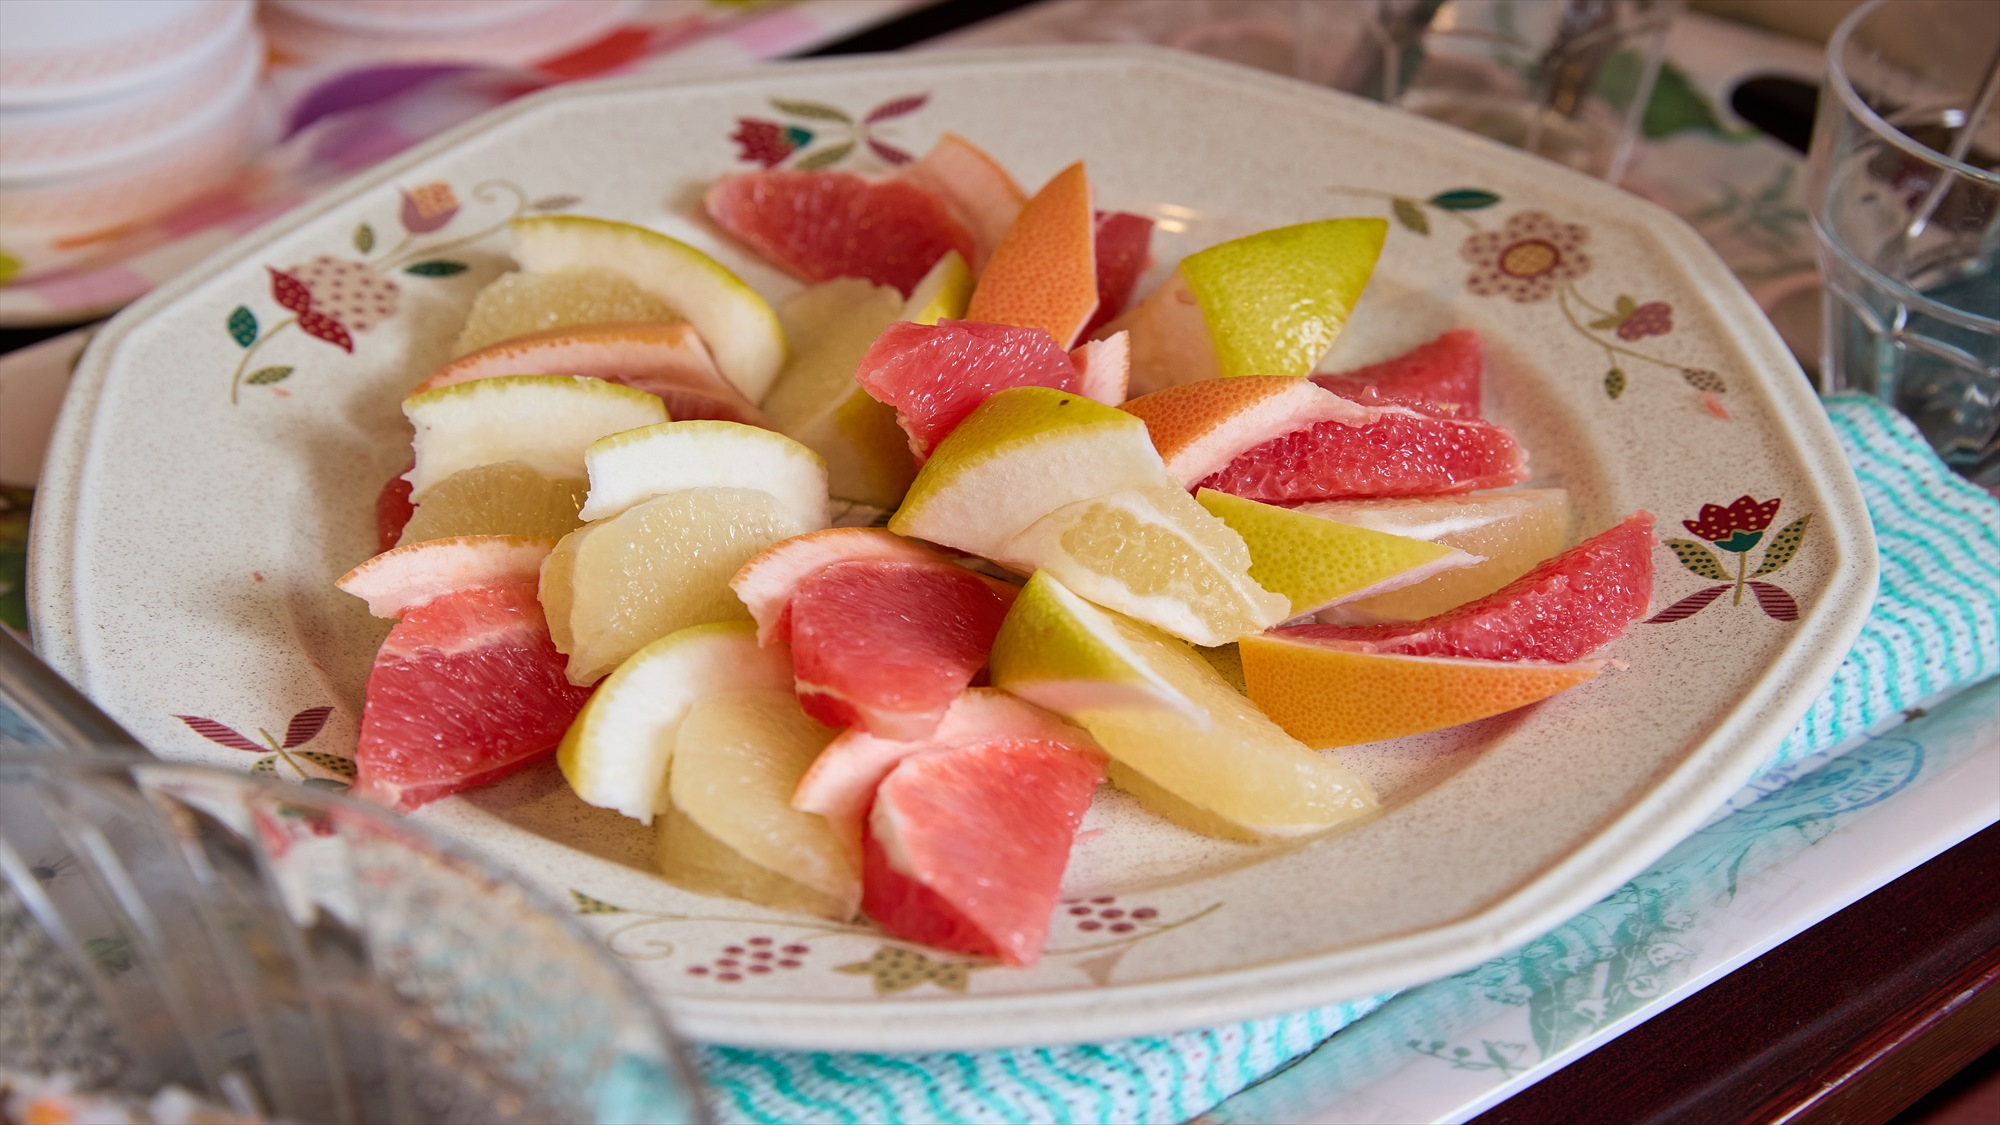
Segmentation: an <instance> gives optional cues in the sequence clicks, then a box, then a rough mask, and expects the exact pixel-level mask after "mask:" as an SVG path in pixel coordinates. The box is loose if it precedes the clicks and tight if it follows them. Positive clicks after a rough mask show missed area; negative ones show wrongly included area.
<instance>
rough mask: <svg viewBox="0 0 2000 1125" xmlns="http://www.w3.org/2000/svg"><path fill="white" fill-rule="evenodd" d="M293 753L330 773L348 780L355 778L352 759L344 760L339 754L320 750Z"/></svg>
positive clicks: (295, 751)
mask: <svg viewBox="0 0 2000 1125" xmlns="http://www.w3.org/2000/svg"><path fill="white" fill-rule="evenodd" d="M292 753H294V754H296V755H298V756H299V757H301V758H304V759H305V760H306V761H308V762H311V763H312V764H313V765H316V766H318V767H319V768H321V769H323V770H325V771H326V772H328V773H337V774H339V775H340V776H342V777H346V778H352V777H353V776H354V759H352V758H343V757H341V756H340V755H338V754H328V753H325V752H323V751H319V750H294V751H292Z"/></svg>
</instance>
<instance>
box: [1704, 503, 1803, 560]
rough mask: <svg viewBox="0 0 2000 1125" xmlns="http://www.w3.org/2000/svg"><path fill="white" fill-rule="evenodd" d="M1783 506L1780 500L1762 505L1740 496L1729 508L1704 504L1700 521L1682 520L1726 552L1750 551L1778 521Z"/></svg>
mask: <svg viewBox="0 0 2000 1125" xmlns="http://www.w3.org/2000/svg"><path fill="white" fill-rule="evenodd" d="M1782 502H1783V501H1782V500H1781V499H1780V498H1778V497H1772V498H1771V499H1769V500H1765V501H1762V502H1759V501H1758V500H1755V499H1753V498H1751V497H1749V496H1739V497H1737V498H1736V502H1735V503H1733V504H1731V505H1729V506H1728V507H1727V508H1725V507H1722V506H1721V505H1719V504H1703V505H1702V506H1701V516H1700V518H1698V519H1691V520H1682V521H1681V526H1682V527H1685V528H1687V529H1688V530H1689V531H1691V532H1693V533H1694V534H1696V535H1698V536H1700V537H1701V538H1703V539H1706V540H1708V541H1709V542H1710V543H1713V544H1715V545H1716V546H1718V547H1720V548H1722V549H1723V550H1725V551H1738V552H1741V551H1747V550H1749V549H1750V548H1752V547H1754V546H1756V545H1757V541H1758V540H1760V539H1762V538H1763V537H1764V529H1765V528H1767V527H1770V526H1771V521H1772V520H1773V519H1775V518H1777V515H1778V505H1779V504H1780V503H1782Z"/></svg>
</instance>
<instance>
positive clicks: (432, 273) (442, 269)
mask: <svg viewBox="0 0 2000 1125" xmlns="http://www.w3.org/2000/svg"><path fill="white" fill-rule="evenodd" d="M467 268H468V267H467V266H466V264H465V263H464V262H454V261H450V260H448V259H445V258H434V259H432V260H430V261H428V262H413V263H411V264H410V265H407V266H404V267H403V272H404V273H407V274H411V275H413V276H416V277H450V276H451V275H453V274H455V273H464V272H465V271H466V269H467Z"/></svg>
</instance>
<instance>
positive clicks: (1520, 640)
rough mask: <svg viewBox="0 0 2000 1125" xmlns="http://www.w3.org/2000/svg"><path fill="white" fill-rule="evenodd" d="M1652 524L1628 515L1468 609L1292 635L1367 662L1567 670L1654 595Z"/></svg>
mask: <svg viewBox="0 0 2000 1125" xmlns="http://www.w3.org/2000/svg"><path fill="white" fill-rule="evenodd" d="M1653 544H1654V540H1653V516H1652V514H1651V513H1649V512H1635V513H1633V514H1632V515H1630V516H1627V517H1626V518H1625V520H1624V521H1623V522H1621V523H1619V524H1618V525H1617V526H1615V527H1613V528H1611V529H1610V530H1608V531H1605V532H1603V533H1601V534H1599V535H1597V536H1595V537H1593V538H1590V539H1586V540H1584V541H1583V542H1582V543H1579V544H1577V545H1576V546H1574V547H1571V548H1570V549H1569V550H1567V551H1564V552H1563V553H1562V554H1560V555H1557V556H1556V557H1554V558H1552V559H1549V560H1548V561H1546V562H1544V563H1542V564H1541V565H1540V566H1537V567H1536V568H1535V569H1533V570H1531V571H1529V572H1528V573H1526V574H1524V575H1522V576H1521V577H1519V578H1517V579H1515V580H1514V581H1512V582H1510V583H1508V584H1507V585H1506V586H1503V587H1501V588H1500V589H1498V590H1496V591H1494V592H1493V593H1491V594H1488V595H1486V596H1485V597H1483V598H1480V599H1479V600H1477V601H1473V602H1467V603H1466V604H1464V605H1462V606H1459V607H1458V608H1457V609H1453V610H1448V611H1446V612H1445V613H1442V614H1439V615H1438V616H1436V617H1432V618H1427V619H1425V620H1423V621H1416V622H1411V623H1409V624H1407V625H1359V626H1341V625H1294V626H1289V627H1287V628H1284V629H1281V630H1278V634H1279V635H1280V636H1284V637H1293V638H1301V639H1310V640H1321V641H1346V642H1352V643H1356V644H1359V645H1361V646H1363V647H1364V648H1365V649H1366V650H1367V651H1370V652H1383V653H1401V654H1405V655H1409V656H1462V657H1472V658H1476V659H1481V660H1535V661H1542V662H1545V663H1549V664H1567V663H1569V662H1571V661H1573V660H1576V659H1578V658H1579V657H1581V656H1583V655H1585V654H1587V653H1590V652H1594V651H1596V650H1597V649H1599V648H1602V647H1604V646H1605V645H1607V644H1610V643H1611V642H1612V641H1614V640H1617V639H1618V637H1619V636H1620V635H1621V634H1623V633H1624V632H1625V628H1626V626H1628V625H1630V624H1631V623H1632V622H1634V621H1637V620H1638V619H1639V618H1641V617H1643V616H1645V613H1646V602H1647V600H1648V599H1649V598H1650V597H1651V596H1652V593H1653Z"/></svg>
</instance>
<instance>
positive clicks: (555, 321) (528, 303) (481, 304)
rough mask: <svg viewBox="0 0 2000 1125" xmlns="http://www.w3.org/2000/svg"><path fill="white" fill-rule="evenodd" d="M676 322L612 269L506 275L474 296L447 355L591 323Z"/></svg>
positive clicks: (659, 301)
mask: <svg viewBox="0 0 2000 1125" xmlns="http://www.w3.org/2000/svg"><path fill="white" fill-rule="evenodd" d="M680 319H681V314H680V311H679V310H678V309H676V308H674V306H673V305H671V304H669V303H668V302H667V301H666V300H664V299H663V298H661V297H660V296H659V295H657V294H654V293H648V292H647V291H646V290H644V289H642V288H640V287H639V286H638V285H636V284H634V283H633V282H632V281H631V280H629V279H628V278H626V277H624V276H622V275H620V274H617V273H613V272H611V271H610V270H603V269H595V268H591V267H588V266H585V267H580V268H577V269H565V270H555V271H553V272H549V273H528V272H523V271H520V270H510V271H508V272H507V273H503V274H501V275H500V276H499V277H496V278H494V279H493V280H492V281H490V282H488V283H487V284H486V287H485V288H483V289H481V290H480V291H479V293H478V295H477V296H475V297H473V299H472V308H471V309H470V310H469V311H467V312H466V314H465V324H464V326H463V327H461V328H460V329H459V332H458V337H457V339H456V340H454V341H453V342H452V347H451V354H452V355H454V356H466V355H471V354H473V353H476V352H480V351H483V350H485V349H486V348H489V347H493V346H495V345H497V344H501V343H504V342H506V341H508V340H512V339H515V338H517V337H521V336H528V335H534V334H537V333H545V332H565V331H570V330H574V329H577V328H582V327H584V326H586V325H592V324H611V323H617V324H671V323H674V322H677V321H679V320H680ZM507 374H510V375H552V374H557V373H556V372H551V371H532V370H531V371H510V372H507Z"/></svg>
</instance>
